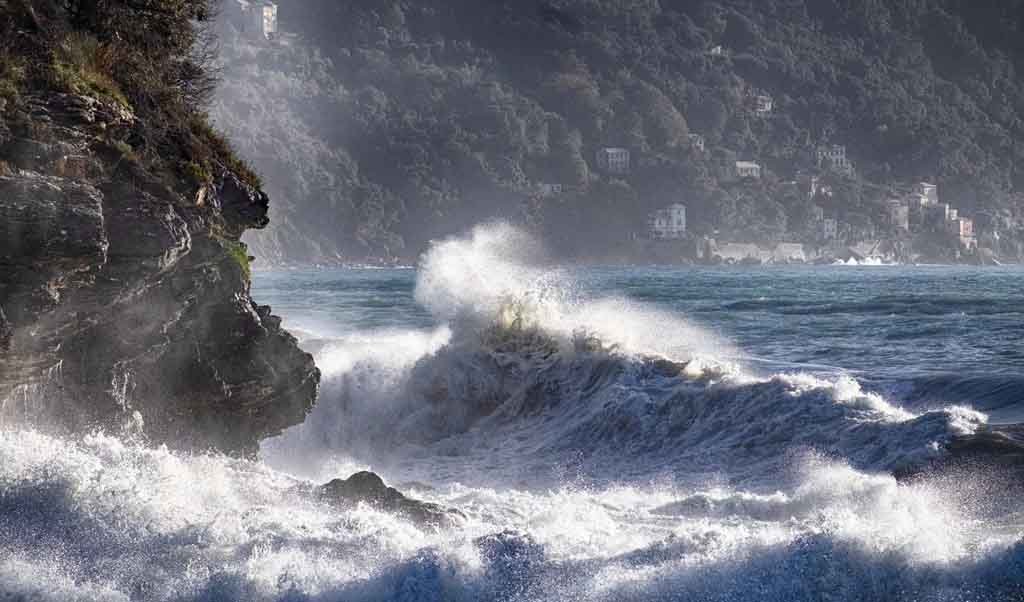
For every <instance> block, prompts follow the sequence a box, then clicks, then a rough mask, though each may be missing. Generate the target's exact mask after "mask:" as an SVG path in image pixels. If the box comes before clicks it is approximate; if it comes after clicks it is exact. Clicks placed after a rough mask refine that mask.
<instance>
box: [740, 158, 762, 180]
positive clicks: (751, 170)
mask: <svg viewBox="0 0 1024 602" xmlns="http://www.w3.org/2000/svg"><path fill="white" fill-rule="evenodd" d="M736 177H737V178H740V179H752V180H759V179H761V165H760V164H759V163H754V162H753V161H737V162H736Z"/></svg>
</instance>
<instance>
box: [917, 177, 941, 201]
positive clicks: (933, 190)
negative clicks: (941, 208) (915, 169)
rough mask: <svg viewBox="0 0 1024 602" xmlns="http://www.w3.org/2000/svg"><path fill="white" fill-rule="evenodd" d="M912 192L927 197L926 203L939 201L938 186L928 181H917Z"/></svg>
mask: <svg viewBox="0 0 1024 602" xmlns="http://www.w3.org/2000/svg"><path fill="white" fill-rule="evenodd" d="M914 194H920V195H922V196H924V197H926V198H927V199H928V202H927V203H925V204H926V205H933V204H935V203H938V202H939V187H938V186H936V185H935V184H929V183H928V182H918V183H917V184H915V185H914Z"/></svg>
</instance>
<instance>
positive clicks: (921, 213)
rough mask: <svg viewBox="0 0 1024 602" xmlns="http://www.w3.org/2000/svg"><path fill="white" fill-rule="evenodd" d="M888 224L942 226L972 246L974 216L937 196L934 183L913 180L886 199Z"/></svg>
mask: <svg viewBox="0 0 1024 602" xmlns="http://www.w3.org/2000/svg"><path fill="white" fill-rule="evenodd" d="M886 210H887V213H888V215H887V217H888V220H889V224H890V225H891V226H892V227H893V228H896V229H899V230H903V231H905V232H912V231H915V230H922V229H923V230H932V231H934V230H944V231H946V232H949V233H950V234H952V235H953V236H954V237H956V238H957V240H958V241H959V242H960V246H961V247H963V248H964V249H974V248H977V246H978V239H977V237H975V235H974V220H972V219H971V218H969V217H965V216H962V215H960V210H959V209H957V208H956V207H951V206H950V205H949V203H943V202H941V201H940V200H939V193H938V187H937V186H936V185H935V184H929V183H928V182H921V183H918V184H915V185H914V186H913V187H912V188H911V190H910V192H909V193H907V194H905V195H903V197H902V198H893V199H890V200H889V201H888V202H887V203H886Z"/></svg>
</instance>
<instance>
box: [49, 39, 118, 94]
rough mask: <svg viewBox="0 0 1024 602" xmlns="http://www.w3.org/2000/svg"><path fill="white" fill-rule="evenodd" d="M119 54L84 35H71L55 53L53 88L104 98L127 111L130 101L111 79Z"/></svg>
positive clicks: (111, 47) (108, 46)
mask: <svg viewBox="0 0 1024 602" xmlns="http://www.w3.org/2000/svg"><path fill="white" fill-rule="evenodd" d="M118 60H119V52H118V51H117V49H116V47H115V46H113V45H111V44H101V43H100V42H99V41H98V40H97V39H96V38H95V37H93V36H92V35H90V34H87V33H82V32H71V33H68V34H67V35H66V36H65V38H64V40H63V41H62V42H61V43H60V44H59V45H58V46H57V48H56V49H54V51H53V65H52V71H51V73H52V75H53V78H54V82H53V83H54V84H55V85H56V86H58V87H60V88H63V89H65V90H67V91H68V92H72V93H75V94H83V95H88V96H95V97H98V98H105V99H107V100H112V101H114V102H117V103H119V104H121V105H122V106H124V107H128V106H129V103H128V98H127V97H126V96H125V95H124V92H123V91H121V87H120V86H119V85H118V83H117V82H116V81H114V79H113V77H112V76H111V73H112V70H113V67H114V66H115V65H116V64H117V62H118Z"/></svg>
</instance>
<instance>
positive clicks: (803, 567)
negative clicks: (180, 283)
mask: <svg viewBox="0 0 1024 602" xmlns="http://www.w3.org/2000/svg"><path fill="white" fill-rule="evenodd" d="M418 277H419V280H418V284H417V288H416V299H417V302H418V303H419V304H420V305H421V306H422V307H424V308H426V309H427V310H428V311H429V312H430V314H431V315H432V316H433V317H434V318H435V322H436V324H435V325H434V326H431V327H424V328H420V329H397V328H384V329H361V330H352V331H347V332H341V333H337V332H335V333H333V334H332V336H330V337H324V336H323V334H322V333H317V332H309V333H305V334H304V335H303V336H304V340H303V344H304V345H305V346H306V348H307V349H309V350H310V351H312V352H314V353H315V354H316V356H317V359H318V364H319V365H320V367H321V369H322V370H323V373H324V381H323V388H322V395H321V400H320V402H319V403H318V405H317V406H316V408H315V409H314V410H313V412H312V413H311V414H310V415H309V417H308V418H307V420H306V422H305V423H304V424H302V425H300V426H297V427H295V428H293V429H291V430H289V431H287V432H285V433H284V434H283V435H281V436H280V437H277V438H275V439H272V440H269V441H266V442H264V445H263V447H262V449H261V456H260V461H258V462H257V461H247V460H238V459H231V458H225V457H222V456H218V455H189V454H182V453H176V452H170V451H168V450H167V449H163V448H152V447H149V446H146V445H145V444H143V443H139V442H127V441H123V440H121V439H119V438H117V437H112V436H107V435H103V434H93V435H88V436H83V437H81V438H79V439H77V440H68V439H59V438H53V437H49V436H47V435H43V434H40V433H37V432H34V431H30V430H8V431H2V432H0V599H7V598H10V599H14V600H23V599H26V600H45V601H51V600H52V601H64V600H67V601H71V600H76V601H77V600H88V601H92V600H104V601H106V600H111V601H114V600H116V601H128V600H132V601H136V600H138V601H174V602H185V601H218V602H219V601H229V600H231V601H234V600H246V601H250V600H251V601H263V600H268V601H269V600H273V601H280V602H298V601H302V602H306V601H309V602H314V601H316V602H328V601H330V602H334V601H339V600H345V601H362V600H366V601H370V600H405V601H421V600H425V601H432V600H437V601H441V600H445V601H448V600H456V601H458V600H519V601H547V600H552V601H554V600H594V601H605V600H607V601H612V600H616V601H618V600H709V601H719V600H721V601H734V600H748V599H758V600H769V601H779V602H781V601H784V600H785V601H808V602H809V601H817V600H823V599H832V600H907V601H910V600H915V601H916V600H935V601H938V600H943V601H946V600H963V601H967V600H979V601H985V602H988V601H1002V600H1016V599H1024V586H1022V585H1021V584H1022V583H1024V540H1022V537H1021V535H1022V532H1021V527H1020V525H1021V524H1024V507H1022V506H1021V503H1020V501H1019V500H1020V499H1021V497H1020V495H1019V494H1020V491H1019V479H1016V480H1014V479H1013V478H1009V477H1008V476H1007V473H1005V472H1003V471H1002V468H1001V467H1000V466H996V465H994V464H981V465H977V464H972V465H955V464H954V465H943V464H942V463H943V462H944V461H945V460H948V459H949V458H951V457H953V456H954V455H955V454H956V453H958V452H957V450H959V449H962V448H963V447H964V446H965V445H967V443H970V442H975V441H989V442H990V443H991V441H990V440H991V438H992V437H995V436H996V434H994V432H993V430H992V427H991V425H990V424H989V419H988V417H987V416H986V414H984V413H981V412H978V411H976V410H974V409H969V408H968V407H967V404H966V403H960V401H961V398H960V397H955V396H953V395H952V393H951V394H950V398H951V400H952V402H951V403H946V404H942V403H937V404H932V405H928V404H917V405H911V406H907V405H905V404H903V403H902V402H900V403H897V402H896V401H895V400H896V399H901V400H902V399H903V397H893V396H892V395H889V394H888V393H885V394H882V393H877V392H873V391H871V390H868V389H869V387H866V386H864V385H862V383H861V381H858V380H857V379H855V378H853V377H851V376H835V377H823V376H821V375H812V374H807V373H801V372H779V373H770V372H764V371H761V370H758V369H755V368H752V367H751V365H750V363H748V362H745V360H744V357H743V354H742V352H741V351H740V350H738V349H736V348H735V346H734V345H732V344H731V343H730V342H729V341H728V340H724V339H723V338H722V337H719V336H716V335H715V334H714V333H712V332H709V331H708V330H706V329H704V328H701V327H700V326H698V325H696V324H693V323H691V322H689V321H687V320H686V319H684V318H683V317H681V316H680V315H678V314H673V313H671V312H666V311H664V310H661V309H658V308H656V307H653V306H649V305H645V304H642V303H638V302H635V301H631V300H628V299H625V298H618V297H600V296H597V297H595V296H593V295H589V294H586V293H584V292H583V291H584V290H586V288H585V287H582V286H578V285H577V284H578V283H576V282H574V281H573V278H572V277H571V276H570V274H569V273H567V272H565V271H564V270H561V269H559V268H557V267H555V266H550V265H548V264H547V263H546V262H545V260H544V254H543V252H542V250H541V249H539V248H538V247H537V246H536V245H535V244H534V242H533V241H532V240H531V239H530V238H529V237H528V236H526V235H525V234H523V233H522V232H519V231H517V230H515V229H513V228H510V227H508V226H504V225H500V224H499V225H490V226H484V227H480V228H477V229H476V230H474V231H473V233H472V234H471V235H469V236H467V237H464V238H453V239H449V240H445V241H440V242H438V243H437V244H435V245H434V247H433V248H432V249H431V251H430V252H429V253H428V254H427V255H426V256H425V257H424V258H423V261H422V264H421V265H420V268H419V272H418ZM957 386H959V385H957V384H956V383H953V384H950V383H943V382H940V381H935V382H930V381H929V382H921V383H920V385H919V386H918V387H917V388H916V389H915V390H920V391H921V393H920V395H921V396H922V398H923V397H930V398H933V397H931V394H930V393H928V392H927V391H926V390H925V389H927V388H928V387H936V388H938V389H939V390H945V391H953V390H955V389H956V387H957ZM976 386H978V387H985V386H991V383H988V384H985V383H981V384H978V385H976ZM933 392H934V391H933ZM904 393H905V394H906V392H904ZM968 393H969V392H967V393H965V395H967V394H968ZM1003 395H1005V396H1009V395H1010V393H1004V394H1003ZM905 396H906V395H905ZM961 397H962V396H961ZM962 401H964V402H966V399H963V400H962ZM986 438H988V439H986ZM965 442H967V443H965ZM993 445H994V444H993ZM1000 449H1002V448H1000ZM936 466H943V469H942V470H937V469H936V470H930V469H929V467H936ZM363 469H372V470H375V471H377V472H379V473H381V474H382V475H383V476H384V477H385V479H386V480H387V481H389V483H390V484H393V485H395V486H397V487H399V488H401V489H402V490H403V491H404V492H406V493H408V494H410V495H412V496H414V497H416V498H419V499H423V500H425V501H429V502H433V503H437V504H440V505H442V506H447V507H453V508H457V509H459V510H460V511H461V513H462V515H463V518H462V519H461V520H460V521H459V524H458V525H457V526H455V527H450V528H440V529H439V528H435V527H424V526H417V525H415V524H412V523H410V522H408V521H407V520H405V519H404V518H402V517H399V516H394V515H390V514H387V513H384V512H381V511H380V510H378V509H375V508H373V507H370V506H367V505H365V504H359V505H356V506H353V507H348V508H344V509H339V508H336V507H328V506H326V505H324V504H323V503H322V502H320V501H319V500H318V499H317V498H316V497H315V496H311V495H310V494H309V493H310V491H311V490H312V487H313V486H314V485H315V484H317V483H322V482H323V481H325V480H328V479H333V478H336V477H344V476H347V475H348V474H350V473H352V472H354V471H356V470H363Z"/></svg>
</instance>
